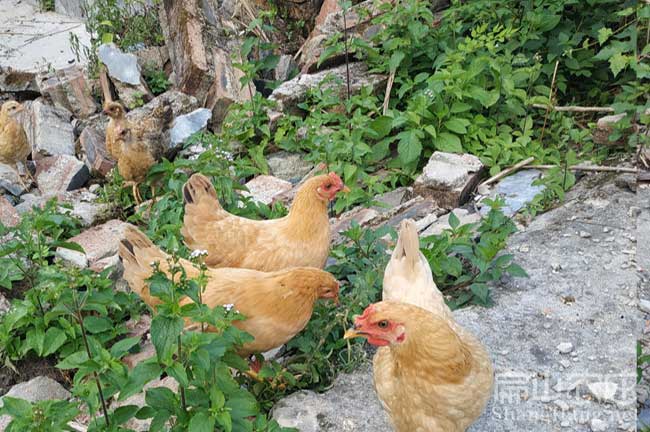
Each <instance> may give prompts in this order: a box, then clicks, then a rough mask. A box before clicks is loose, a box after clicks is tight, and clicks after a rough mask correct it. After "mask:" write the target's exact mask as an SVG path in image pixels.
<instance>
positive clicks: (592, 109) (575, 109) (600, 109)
mask: <svg viewBox="0 0 650 432" xmlns="http://www.w3.org/2000/svg"><path fill="white" fill-rule="evenodd" d="M533 108H539V109H549V108H550V109H552V110H553V111H563V112H607V113H613V112H615V111H614V108H611V107H595V106H588V107H583V106H574V105H570V106H552V105H544V104H533Z"/></svg>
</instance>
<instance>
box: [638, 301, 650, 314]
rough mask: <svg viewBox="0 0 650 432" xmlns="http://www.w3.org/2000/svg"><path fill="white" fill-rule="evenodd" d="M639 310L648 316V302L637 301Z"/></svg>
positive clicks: (649, 312) (649, 308) (649, 309)
mask: <svg viewBox="0 0 650 432" xmlns="http://www.w3.org/2000/svg"><path fill="white" fill-rule="evenodd" d="M639 309H641V310H642V311H643V312H645V313H647V314H650V300H645V299H639Z"/></svg>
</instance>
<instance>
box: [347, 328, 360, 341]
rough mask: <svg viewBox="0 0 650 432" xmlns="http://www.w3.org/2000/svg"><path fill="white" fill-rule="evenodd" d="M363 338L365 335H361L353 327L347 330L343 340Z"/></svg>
mask: <svg viewBox="0 0 650 432" xmlns="http://www.w3.org/2000/svg"><path fill="white" fill-rule="evenodd" d="M363 336H364V334H363V333H361V332H360V331H359V330H357V329H355V328H354V327H352V328H350V329H347V330H346V332H345V334H344V335H343V339H354V338H358V337H363Z"/></svg>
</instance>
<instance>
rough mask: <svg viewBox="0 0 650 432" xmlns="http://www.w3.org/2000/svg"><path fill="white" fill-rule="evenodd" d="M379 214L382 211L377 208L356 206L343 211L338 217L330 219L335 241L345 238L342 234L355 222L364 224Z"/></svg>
mask: <svg viewBox="0 0 650 432" xmlns="http://www.w3.org/2000/svg"><path fill="white" fill-rule="evenodd" d="M379 214H380V213H379V212H378V211H377V210H375V209H371V208H364V207H355V208H353V209H351V210H348V211H346V212H344V213H342V214H341V215H339V216H338V217H336V218H332V219H331V220H330V226H331V230H332V234H333V237H334V239H333V243H334V244H336V243H339V242H341V241H342V240H343V238H342V236H341V234H342V233H343V232H344V231H347V230H348V229H350V227H351V226H352V223H353V222H356V223H357V224H359V225H361V226H364V225H366V224H368V223H369V222H370V221H372V220H373V219H375V218H376V217H377V216H379Z"/></svg>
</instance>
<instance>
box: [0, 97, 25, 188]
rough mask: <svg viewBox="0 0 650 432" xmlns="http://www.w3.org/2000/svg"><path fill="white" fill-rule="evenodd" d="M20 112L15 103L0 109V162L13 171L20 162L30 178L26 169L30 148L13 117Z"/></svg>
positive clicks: (6, 103)
mask: <svg viewBox="0 0 650 432" xmlns="http://www.w3.org/2000/svg"><path fill="white" fill-rule="evenodd" d="M22 110H23V106H22V105H21V104H20V103H18V102H16V101H8V102H5V103H3V104H2V108H0V162H1V163H4V164H7V165H9V166H11V167H12V168H13V169H16V164H17V163H18V162H20V163H22V164H23V165H24V167H25V171H26V173H27V174H28V175H29V176H30V177H31V174H30V173H29V170H28V169H27V158H28V157H29V154H30V153H31V152H32V147H31V146H30V145H29V141H27V134H25V129H23V126H22V125H21V124H20V123H18V120H16V118H15V117H14V116H15V115H16V114H18V113H19V112H21V111H22ZM16 172H17V171H16ZM21 181H22V179H21ZM23 186H24V184H23Z"/></svg>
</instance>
